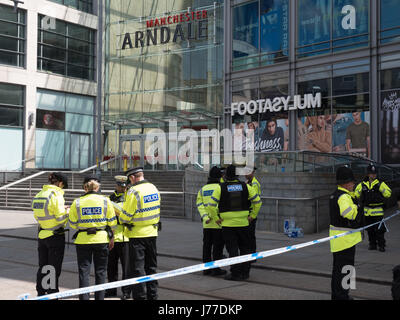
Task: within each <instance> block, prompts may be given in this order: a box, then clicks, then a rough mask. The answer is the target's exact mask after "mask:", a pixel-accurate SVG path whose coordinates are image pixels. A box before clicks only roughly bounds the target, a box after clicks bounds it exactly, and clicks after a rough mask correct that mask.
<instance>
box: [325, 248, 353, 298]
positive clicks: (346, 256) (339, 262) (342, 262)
mask: <svg viewBox="0 0 400 320" xmlns="http://www.w3.org/2000/svg"><path fill="white" fill-rule="evenodd" d="M355 255H356V246H352V247H350V248H348V249H345V250H342V251H338V252H333V268H332V281H331V289H332V300H349V291H350V289H346V288H343V284H342V281H343V278H344V277H345V276H346V275H348V273H346V272H345V273H342V271H343V267H344V266H353V267H354V258H355Z"/></svg>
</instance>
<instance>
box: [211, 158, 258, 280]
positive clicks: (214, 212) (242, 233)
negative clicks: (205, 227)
mask: <svg viewBox="0 0 400 320" xmlns="http://www.w3.org/2000/svg"><path fill="white" fill-rule="evenodd" d="M225 180H226V181H225V182H224V183H222V184H220V186H218V187H217V188H216V189H215V191H214V192H213V197H212V198H211V199H210V202H209V206H210V212H211V218H212V219H214V220H215V221H216V222H217V223H218V224H220V225H221V226H222V235H223V238H224V242H225V246H226V249H227V251H228V253H229V257H236V256H238V255H245V254H249V253H250V252H251V247H250V237H249V230H248V227H249V216H250V214H251V212H250V205H251V204H253V205H254V207H253V208H254V211H255V213H256V214H258V211H259V210H260V207H261V200H260V197H259V196H258V194H257V193H256V191H255V190H254V188H252V187H250V186H249V185H247V184H246V183H244V182H241V181H239V180H238V177H237V175H236V167H235V166H234V165H230V166H229V167H228V168H227V169H226V172H225ZM230 271H231V273H230V274H227V275H226V276H225V279H226V280H233V281H240V280H246V279H248V278H249V274H250V263H248V262H244V263H241V264H234V265H232V266H231V268H230Z"/></svg>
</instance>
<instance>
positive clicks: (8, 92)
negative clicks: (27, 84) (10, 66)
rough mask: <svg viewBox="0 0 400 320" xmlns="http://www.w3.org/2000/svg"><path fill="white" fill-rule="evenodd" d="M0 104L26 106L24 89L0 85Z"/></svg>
mask: <svg viewBox="0 0 400 320" xmlns="http://www.w3.org/2000/svg"><path fill="white" fill-rule="evenodd" d="M0 104H11V105H16V106H23V105H24V87H23V86H18V85H13V84H6V83H0Z"/></svg>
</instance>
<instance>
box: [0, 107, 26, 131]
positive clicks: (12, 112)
mask: <svg viewBox="0 0 400 320" xmlns="http://www.w3.org/2000/svg"><path fill="white" fill-rule="evenodd" d="M23 113H24V109H23V108H8V107H4V106H0V125H2V126H14V127H22V126H23V125H24V120H23V118H22V117H23Z"/></svg>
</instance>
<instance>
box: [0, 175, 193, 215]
mask: <svg viewBox="0 0 400 320" xmlns="http://www.w3.org/2000/svg"><path fill="white" fill-rule="evenodd" d="M33 173H34V172H31V173H29V174H26V175H25V176H28V175H31V174H33ZM65 174H66V175H67V177H68V184H69V189H67V190H66V191H65V195H64V198H65V203H66V205H71V204H72V202H73V200H74V199H75V198H77V197H79V196H81V195H82V194H83V193H84V192H83V189H82V182H83V179H84V177H85V176H87V175H88V173H85V174H77V173H74V174H72V173H69V172H66V173H65ZM184 175H185V173H184V172H183V171H145V178H146V179H147V180H148V181H150V182H151V183H153V184H154V185H155V186H156V187H157V188H158V189H159V191H160V192H161V215H162V216H169V217H184V209H183V208H184V207H183V203H184V196H183V179H184ZM15 180H17V179H15ZM11 182H12V181H8V183H11ZM47 183H48V182H47V174H46V173H44V174H43V175H40V176H38V177H35V178H33V179H31V180H30V181H29V180H28V181H24V182H21V183H19V184H17V185H14V186H12V187H10V188H9V189H8V190H0V209H2V210H30V209H31V202H32V198H33V197H34V196H35V194H36V193H38V192H39V191H40V190H41V188H42V186H43V185H45V184H47ZM114 188H115V183H114V174H113V175H111V174H110V173H108V172H102V173H101V194H103V195H107V196H108V195H110V194H111V193H112V192H113V191H114ZM169 192H178V193H169Z"/></svg>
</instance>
